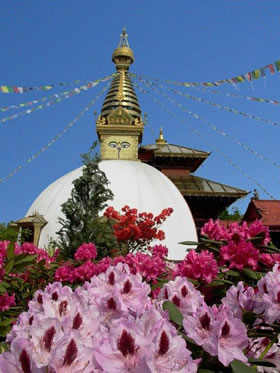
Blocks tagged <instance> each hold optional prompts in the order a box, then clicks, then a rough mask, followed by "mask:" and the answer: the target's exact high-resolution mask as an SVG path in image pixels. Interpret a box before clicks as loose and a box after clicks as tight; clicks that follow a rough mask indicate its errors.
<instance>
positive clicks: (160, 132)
mask: <svg viewBox="0 0 280 373" xmlns="http://www.w3.org/2000/svg"><path fill="white" fill-rule="evenodd" d="M156 144H158V145H164V144H167V142H166V140H165V138H164V136H163V130H162V127H160V131H159V138H158V139H156Z"/></svg>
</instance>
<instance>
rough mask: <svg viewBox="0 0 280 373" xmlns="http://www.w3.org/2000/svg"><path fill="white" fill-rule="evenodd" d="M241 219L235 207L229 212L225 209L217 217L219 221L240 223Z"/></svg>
mask: <svg viewBox="0 0 280 373" xmlns="http://www.w3.org/2000/svg"><path fill="white" fill-rule="evenodd" d="M241 218H242V214H241V212H240V211H239V209H238V208H237V207H233V208H232V210H231V211H230V210H229V209H225V210H223V211H222V212H221V213H220V215H219V219H221V220H235V221H240V220H241Z"/></svg>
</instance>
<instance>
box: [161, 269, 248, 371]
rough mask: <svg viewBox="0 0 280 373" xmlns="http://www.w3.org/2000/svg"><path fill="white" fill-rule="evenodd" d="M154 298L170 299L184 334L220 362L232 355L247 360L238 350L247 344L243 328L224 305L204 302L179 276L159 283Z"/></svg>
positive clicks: (225, 361) (242, 324) (188, 283)
mask: <svg viewBox="0 0 280 373" xmlns="http://www.w3.org/2000/svg"><path fill="white" fill-rule="evenodd" d="M158 300H159V301H161V302H163V301H165V300H169V301H171V302H173V303H174V304H175V305H176V306H177V307H178V308H179V310H180V311H181V313H182V315H183V317H184V320H183V325H184V328H185V333H186V335H187V336H188V337H189V338H191V339H193V340H194V341H195V342H196V343H197V344H198V345H199V346H201V347H202V348H203V349H204V350H205V351H207V352H208V353H209V354H210V355H212V356H217V357H218V359H219V361H220V362H221V363H222V364H223V365H225V366H228V365H229V363H230V362H231V361H232V360H234V359H238V360H241V361H243V362H247V358H246V356H245V355H244V353H243V351H242V350H243V349H244V348H245V347H246V346H247V344H248V337H247V330H246V327H245V325H244V323H243V322H242V321H241V320H240V319H239V317H235V315H234V314H233V312H232V311H231V309H230V307H229V306H228V305H221V306H220V307H217V306H216V305H214V306H213V307H209V306H207V304H206V303H205V301H204V298H203V296H202V295H201V293H200V292H199V291H198V290H196V289H195V287H194V286H193V284H191V283H190V282H189V281H188V280H187V279H185V278H183V277H179V276H178V277H176V279H175V281H169V282H168V283H167V284H165V285H164V286H163V287H162V289H161V290H160V292H159V295H158Z"/></svg>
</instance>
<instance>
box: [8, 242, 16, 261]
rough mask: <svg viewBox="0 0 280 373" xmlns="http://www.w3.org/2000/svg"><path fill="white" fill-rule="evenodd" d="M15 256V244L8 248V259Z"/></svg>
mask: <svg viewBox="0 0 280 373" xmlns="http://www.w3.org/2000/svg"><path fill="white" fill-rule="evenodd" d="M14 256H15V245H14V243H12V242H11V243H10V244H9V245H8V248H7V259H8V260H10V259H12V258H13V257H14Z"/></svg>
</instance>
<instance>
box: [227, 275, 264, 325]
mask: <svg viewBox="0 0 280 373" xmlns="http://www.w3.org/2000/svg"><path fill="white" fill-rule="evenodd" d="M222 303H223V304H225V305H228V307H229V308H230V310H231V311H232V313H233V315H234V317H237V318H239V319H242V314H243V312H245V311H255V310H256V309H257V308H259V307H260V305H261V304H262V299H261V298H260V297H259V296H258V294H256V292H255V290H254V289H253V288H252V287H250V286H248V287H246V288H245V287H244V284H243V282H242V281H239V282H238V284H237V286H231V287H230V288H229V289H228V291H227V293H226V296H225V297H224V298H223V299H222Z"/></svg>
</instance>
